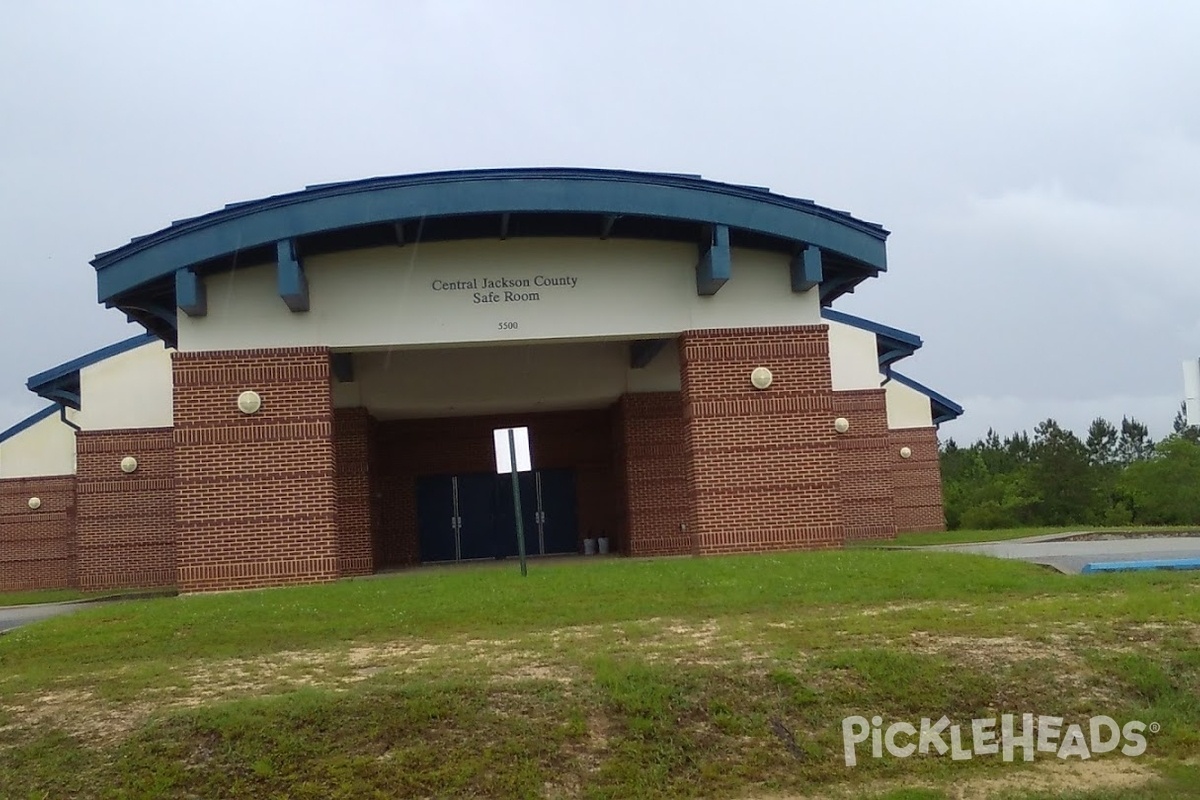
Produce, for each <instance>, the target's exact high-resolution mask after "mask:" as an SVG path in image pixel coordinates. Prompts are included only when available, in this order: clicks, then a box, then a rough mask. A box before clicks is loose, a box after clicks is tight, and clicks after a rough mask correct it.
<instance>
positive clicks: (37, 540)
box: [0, 475, 78, 592]
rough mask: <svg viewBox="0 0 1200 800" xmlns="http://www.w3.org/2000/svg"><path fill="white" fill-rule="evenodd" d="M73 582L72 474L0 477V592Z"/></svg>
mask: <svg viewBox="0 0 1200 800" xmlns="http://www.w3.org/2000/svg"><path fill="white" fill-rule="evenodd" d="M31 497H36V498H38V499H39V500H41V501H42V505H41V507H40V508H38V509H37V510H33V509H30V508H29V499H30V498H31ZM76 585H78V578H77V575H76V571H75V476H74V475H54V476H50V477H44V478H41V477H39V478H4V479H3V480H0V592H19V591H29V590H34V589H66V588H70V587H73V586H76Z"/></svg>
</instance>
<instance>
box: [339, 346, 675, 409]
mask: <svg viewBox="0 0 1200 800" xmlns="http://www.w3.org/2000/svg"><path fill="white" fill-rule="evenodd" d="M353 358H354V378H355V380H354V381H353V382H352V383H335V384H334V394H333V396H334V405H335V406H339V407H344V406H363V407H365V408H367V409H368V410H369V411H370V412H371V413H372V414H373V415H374V416H376V417H377V418H379V419H388V418H399V417H431V416H461V415H470V414H492V413H503V412H508V411H552V410H562V409H569V408H595V407H602V406H606V405H608V404H610V403H613V402H615V401H616V400H617V399H618V398H619V397H620V396H621V395H622V394H625V393H630V392H655V391H678V390H679V355H678V348H677V347H676V345H675V343H674V342H673V341H672V342H670V343H669V344H667V345H666V346H665V347H664V348H663V350H662V351H661V352H660V353H658V355H657V356H656V357H655V358H654V360H653V361H651V362H650V364H648V365H647V366H646V367H643V368H640V369H633V368H631V367H630V366H629V345H628V344H627V343H624V342H565V343H551V344H537V345H504V346H494V345H493V346H489V347H456V348H424V349H407V350H393V351H387V350H382V351H371V352H360V353H355V354H354V356H353Z"/></svg>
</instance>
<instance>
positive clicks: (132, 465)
mask: <svg viewBox="0 0 1200 800" xmlns="http://www.w3.org/2000/svg"><path fill="white" fill-rule="evenodd" d="M137 468H138V463H137V459H136V458H134V457H133V456H125V457H124V458H122V459H121V472H124V473H125V474H126V475H129V474H130V473H133V472H137Z"/></svg>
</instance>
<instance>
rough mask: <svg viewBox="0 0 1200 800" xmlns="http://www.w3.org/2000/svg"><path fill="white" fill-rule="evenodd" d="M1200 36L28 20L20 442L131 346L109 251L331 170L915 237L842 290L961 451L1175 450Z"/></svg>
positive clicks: (1, 169)
mask: <svg viewBox="0 0 1200 800" xmlns="http://www.w3.org/2000/svg"><path fill="white" fill-rule="evenodd" d="M734 8H736V11H733V10H732V9H734ZM1197 29H1200V8H1196V7H1194V6H1192V5H1191V4H1184V3H1170V2H1138V3H1134V2H1093V3H1088V4H1087V5H1086V8H1085V9H1084V7H1081V6H1078V5H1073V4H1050V3H1043V2H1014V3H1006V4H982V3H960V2H919V3H903V4H901V3H891V2H882V1H881V2H859V3H839V4H815V3H813V4H799V3H781V2H765V1H764V2H748V3H742V4H738V5H737V6H736V7H735V6H731V5H730V4H728V3H716V2H690V3H687V4H683V3H677V2H669V1H668V0H660V1H659V2H611V3H605V4H591V5H589V4H576V3H570V4H568V3H559V2H550V1H549V0H547V1H546V2H532V1H529V2H515V3H493V2H482V1H481V2H449V1H443V0H438V1H437V2H433V1H430V2H404V3H392V2H368V1H366V0H363V1H361V2H347V3H327V2H287V3H283V2H274V3H270V2H253V3H234V2H215V3H203V4H200V3H194V4H193V3H158V2H104V3H100V2H94V3H72V4H65V3H39V4H7V5H6V6H4V7H3V8H2V9H0V74H3V75H4V76H5V78H4V80H3V81H0V116H2V118H3V120H4V124H3V125H0V209H2V210H3V212H4V213H3V215H0V342H2V343H3V344H2V345H0V414H2V415H3V416H2V417H0V428H2V427H5V426H6V424H8V423H10V422H15V421H16V419H17V418H19V417H20V416H22V415H23V414H25V413H28V412H30V411H32V410H35V409H36V408H37V407H38V406H39V402H38V401H37V399H36V398H33V397H32V396H31V395H29V394H28V393H27V392H25V391H24V389H23V384H24V379H25V377H27V376H28V375H30V374H32V373H33V372H36V371H38V370H40V369H43V368H45V367H47V366H50V365H53V364H55V363H58V362H60V361H62V360H65V359H67V358H70V357H72V356H74V355H77V354H79V353H81V352H83V351H86V350H89V349H91V348H93V347H96V346H99V345H102V344H106V343H108V342H109V341H112V340H115V339H117V338H120V337H122V336H127V335H130V334H132V333H134V332H135V331H134V329H133V328H131V327H130V326H128V325H126V324H125V323H124V320H123V318H122V317H121V316H120V315H119V314H117V313H116V312H107V311H105V310H104V309H102V308H100V307H99V306H98V305H97V304H96V303H95V301H94V297H95V284H94V276H93V273H92V270H91V269H90V267H88V265H87V261H88V260H89V258H90V257H91V256H92V255H93V254H94V253H96V252H97V251H100V250H104V249H108V248H110V247H113V246H116V245H119V244H121V243H123V242H124V241H126V240H127V239H128V238H130V237H131V236H136V235H141V234H144V233H148V232H150V231H153V230H156V229H158V228H159V227H162V226H163V225H165V224H167V223H169V222H170V221H171V220H172V219H176V218H180V217H186V216H190V215H193V214H197V213H203V212H205V211H208V210H211V209H213V208H217V207H219V206H221V205H222V204H224V203H226V202H230V201H234V200H244V199H251V198H255V197H261V196H264V195H267V194H271V193H276V192H282V191H291V190H294V189H297V188H300V187H302V186H303V185H305V184H307V183H319V182H324V181H333V180H347V179H353V178H360V177H367V176H370V175H380V174H394V173H404V172H412V171H421V170H428V169H446V168H460V167H487V166H510V165H528V166H539V165H582V166H602V167H620V168H630V169H653V170H667V171H684V172H700V173H703V174H704V175H706V176H707V177H711V178H714V179H718V180H728V181H734V182H743V183H753V184H760V185H767V186H770V187H772V188H774V189H775V190H777V191H780V192H783V193H787V194H793V195H798V196H802V197H810V198H812V199H814V200H817V201H818V202H821V203H825V204H827V205H831V206H834V207H838V208H845V209H848V210H851V211H853V212H854V213H856V214H858V215H860V216H862V217H865V218H867V219H870V220H873V221H878V222H881V223H883V224H884V225H886V226H887V227H889V228H890V229H891V230H893V231H894V234H893V238H892V240H891V243H890V246H889V254H890V262H891V269H890V271H889V273H888V274H887V275H886V276H884V277H883V278H881V279H880V280H878V281H875V282H873V283H872V284H871V285H867V286H864V287H862V288H861V289H860V291H859V292H858V293H857V294H856V295H854V296H852V297H849V298H847V299H846V301H845V302H844V303H840V304H839V307H841V308H844V309H845V310H847V311H850V312H852V313H858V314H864V315H866V316H871V317H874V318H877V319H879V320H881V321H883V322H887V323H889V324H893V325H897V326H899V327H904V328H908V329H911V330H914V331H916V332H919V333H920V334H922V335H923V336H924V338H925V340H926V343H927V344H926V347H925V348H924V349H923V350H922V351H920V352H919V353H918V354H917V356H915V357H914V358H913V359H912V360H911V362H908V363H905V364H904V368H905V369H907V371H908V372H909V373H910V374H912V375H913V376H914V377H916V378H917V379H918V380H921V381H923V382H925V383H928V384H930V385H932V386H934V387H935V388H938V389H939V390H941V391H943V392H944V393H946V394H948V395H949V396H951V397H953V398H955V399H958V400H960V401H962V402H963V403H964V404H966V405H968V415H967V416H966V417H964V418H963V419H962V420H959V421H958V422H955V423H952V424H950V425H947V426H946V428H945V429H944V433H946V434H947V435H953V436H955V437H956V438H960V439H964V438H967V439H969V438H972V437H973V436H975V435H978V434H979V433H982V432H983V431H984V430H986V429H987V427H988V426H989V425H992V426H995V427H997V428H999V429H1001V430H1005V429H1007V428H1010V427H1032V426H1033V425H1034V424H1036V422H1037V421H1039V420H1040V419H1042V418H1044V417H1045V416H1051V415H1057V416H1061V417H1062V418H1063V421H1064V422H1067V423H1068V424H1072V425H1078V424H1080V423H1079V422H1077V420H1082V424H1086V421H1087V419H1090V417H1092V416H1095V415H1096V414H1105V415H1108V416H1119V414H1121V413H1133V414H1136V415H1137V416H1139V417H1142V418H1143V419H1144V420H1145V421H1146V422H1148V423H1149V424H1150V425H1151V428H1152V430H1153V431H1154V432H1155V433H1156V434H1160V435H1161V434H1162V433H1165V432H1166V430H1167V426H1169V424H1170V415H1171V414H1173V408H1174V405H1173V403H1172V402H1169V401H1170V399H1171V398H1174V397H1177V396H1179V395H1180V394H1181V393H1182V386H1181V378H1180V369H1179V363H1180V361H1181V360H1182V359H1183V358H1184V357H1188V356H1193V355H1200V323H1198V321H1197V318H1196V315H1195V313H1194V311H1193V309H1195V308H1196V300H1197V294H1198V293H1200V277H1197V273H1196V271H1195V270H1194V268H1193V267H1192V265H1191V264H1190V263H1189V261H1190V260H1191V253H1190V249H1189V248H1188V247H1187V244H1188V243H1190V239H1191V237H1190V236H1189V235H1188V234H1189V233H1190V230H1189V228H1188V225H1189V222H1190V221H1193V220H1195V219H1197V218H1198V216H1197V212H1198V211H1200V180H1198V178H1200V107H1198V106H1197V104H1196V103H1195V102H1194V98H1195V97H1197V96H1200V53H1198V52H1197V50H1196V48H1195V47H1194V44H1193V41H1192V40H1193V38H1194V36H1193V34H1194V31H1195V30H1197ZM1093 409H1094V410H1093ZM1164 414H1165V415H1166V416H1165V418H1164Z"/></svg>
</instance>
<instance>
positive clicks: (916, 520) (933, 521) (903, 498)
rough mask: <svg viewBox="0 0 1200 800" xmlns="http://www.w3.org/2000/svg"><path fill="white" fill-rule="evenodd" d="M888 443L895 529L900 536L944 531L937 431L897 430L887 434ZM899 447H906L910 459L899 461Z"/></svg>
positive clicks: (944, 516) (930, 429)
mask: <svg viewBox="0 0 1200 800" xmlns="http://www.w3.org/2000/svg"><path fill="white" fill-rule="evenodd" d="M888 440H889V448H888V449H889V451H890V453H889V461H890V463H891V467H892V482H893V484H894V485H895V493H896V529H897V530H898V531H899V532H901V533H904V532H908V531H944V530H946V515H945V511H944V509H943V507H942V469H941V464H940V462H939V461H938V440H937V428H934V427H928V428H900V429H897V430H892V431H888ZM902 447H908V448H909V449H910V450H911V451H912V455H911V456H909V457H908V458H901V457H900V449H901V448H902Z"/></svg>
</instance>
